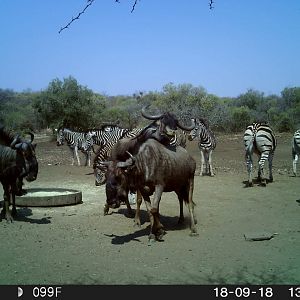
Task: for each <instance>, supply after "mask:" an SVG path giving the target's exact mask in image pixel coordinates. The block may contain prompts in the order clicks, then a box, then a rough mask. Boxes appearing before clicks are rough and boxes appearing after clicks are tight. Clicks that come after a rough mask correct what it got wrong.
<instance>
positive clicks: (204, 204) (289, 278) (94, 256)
mask: <svg viewBox="0 0 300 300" xmlns="http://www.w3.org/2000/svg"><path fill="white" fill-rule="evenodd" d="M217 138H218V143H217V148H216V150H215V152H214V153H213V167H214V170H215V174H216V175H215V177H208V176H201V177H200V176H196V177H195V190H194V201H195V203H196V205H197V206H196V209H195V211H196V215H197V218H198V224H197V228H198V232H199V236H196V237H191V236H189V219H188V210H187V208H186V207H185V208H184V211H185V216H186V220H185V225H184V226H179V225H177V220H178V215H179V204H178V200H177V198H176V194H175V193H165V194H164V195H163V198H162V201H161V205H160V213H161V222H162V223H163V224H164V226H165V229H166V230H167V234H166V235H165V238H164V241H163V242H156V243H153V244H151V245H150V246H149V245H148V234H149V219H148V215H147V212H146V208H145V205H144V204H142V216H141V219H142V226H141V228H136V227H134V226H133V219H132V218H129V217H127V216H126V215H125V212H126V207H125V206H121V208H119V209H115V210H113V211H111V214H109V215H106V216H104V215H103V206H104V203H105V189H104V186H101V187H96V186H95V184H94V176H93V175H92V174H91V173H92V167H84V166H80V167H78V166H71V165H70V162H71V156H70V153H69V150H68V149H67V146H62V147H57V146H56V144H55V141H49V137H48V136H46V135H40V136H39V138H38V137H37V139H36V141H37V155H38V161H39V174H38V178H37V180H36V181H34V182H31V183H28V182H25V188H26V189H30V188H40V187H48V188H50V187H61V188H72V189H78V190H81V191H82V198H83V203H82V204H77V205H72V206H63V207H50V208H45V207H18V208H17V210H18V213H19V217H18V219H16V220H15V221H14V222H13V223H10V224H8V223H6V221H5V220H2V222H0V227H1V230H0V240H1V243H0V253H1V272H0V284H17V285H20V284H34V285H36V284H57V285H61V284H101V285H102V284H104V285H108V284H109V285H111V284H113V285H114V284H120V285H128V284H130V285H136V284H142V285H154V284H158V285H161V284H170V285H174V284H182V285H186V284H196V285H203V284H299V282H300V260H299V253H300V227H299V213H300V206H299V203H298V202H297V201H296V200H300V177H293V176H292V172H291V167H292V161H291V142H290V141H291V135H290V134H285V135H284V134H282V135H280V136H278V148H277V150H276V152H275V157H274V182H273V183H269V184H268V185H267V187H261V186H258V185H255V186H254V187H253V188H245V187H244V183H243V182H244V181H245V180H246V179H247V172H246V166H245V163H244V148H243V142H242V135H230V136H224V135H221V134H219V135H217ZM187 149H188V151H189V152H190V153H191V154H192V155H193V157H194V158H195V159H196V161H197V166H198V167H199V162H200V155H199V150H198V148H197V144H196V142H188V145H187ZM81 157H82V156H81ZM82 162H83V157H82ZM299 167H300V166H299ZM299 174H300V170H299ZM0 193H1V195H2V193H3V190H2V187H1V190H0ZM133 208H135V205H133ZM265 232H267V233H271V234H274V233H276V235H275V236H274V237H273V238H272V239H270V240H263V241H247V240H246V239H245V236H244V235H245V234H246V235H249V234H252V235H254V236H259V235H260V234H261V233H265Z"/></svg>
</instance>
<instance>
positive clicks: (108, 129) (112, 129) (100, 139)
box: [93, 125, 130, 148]
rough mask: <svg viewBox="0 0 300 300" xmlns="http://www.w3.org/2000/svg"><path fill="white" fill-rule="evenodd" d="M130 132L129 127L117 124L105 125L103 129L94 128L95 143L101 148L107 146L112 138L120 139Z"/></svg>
mask: <svg viewBox="0 0 300 300" xmlns="http://www.w3.org/2000/svg"><path fill="white" fill-rule="evenodd" d="M128 132H130V129H128V128H122V127H119V126H117V125H104V126H102V128H101V129H95V130H93V133H94V135H93V140H94V144H95V145H98V146H100V147H101V148H103V147H106V145H108V144H109V143H111V141H112V140H119V139H120V138H122V137H123V136H125V134H127V133H128Z"/></svg>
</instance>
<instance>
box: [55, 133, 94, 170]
mask: <svg viewBox="0 0 300 300" xmlns="http://www.w3.org/2000/svg"><path fill="white" fill-rule="evenodd" d="M93 135H94V134H93V133H91V132H89V133H85V132H77V131H72V130H70V129H68V128H60V129H59V130H58V131H57V136H56V143H57V146H61V145H63V144H64V141H66V142H67V144H68V147H69V149H70V151H71V152H72V163H71V164H72V165H74V162H75V157H76V159H77V163H78V166H80V159H79V155H78V150H81V151H82V152H83V153H84V154H85V156H86V161H85V166H87V165H89V166H90V165H91V151H92V145H93V138H92V137H93Z"/></svg>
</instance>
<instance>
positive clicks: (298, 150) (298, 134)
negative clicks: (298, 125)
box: [292, 129, 300, 176]
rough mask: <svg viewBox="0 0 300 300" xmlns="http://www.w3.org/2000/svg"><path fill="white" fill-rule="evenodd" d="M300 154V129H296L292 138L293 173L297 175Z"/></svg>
mask: <svg viewBox="0 0 300 300" xmlns="http://www.w3.org/2000/svg"><path fill="white" fill-rule="evenodd" d="M299 155H300V129H298V130H296V131H295V133H294V135H293V138H292V157H293V173H294V176H297V163H298V159H299Z"/></svg>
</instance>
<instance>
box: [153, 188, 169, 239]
mask: <svg viewBox="0 0 300 300" xmlns="http://www.w3.org/2000/svg"><path fill="white" fill-rule="evenodd" d="M163 190H164V188H163V186H162V185H156V186H155V191H154V196H153V201H152V203H151V210H150V213H151V214H152V216H153V221H154V222H153V226H152V230H151V233H152V234H154V235H155V237H156V239H157V240H158V241H160V240H162V237H163V235H164V234H165V233H166V232H165V231H164V229H163V225H162V224H161V223H160V220H159V202H160V199H161V195H162V193H163Z"/></svg>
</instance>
